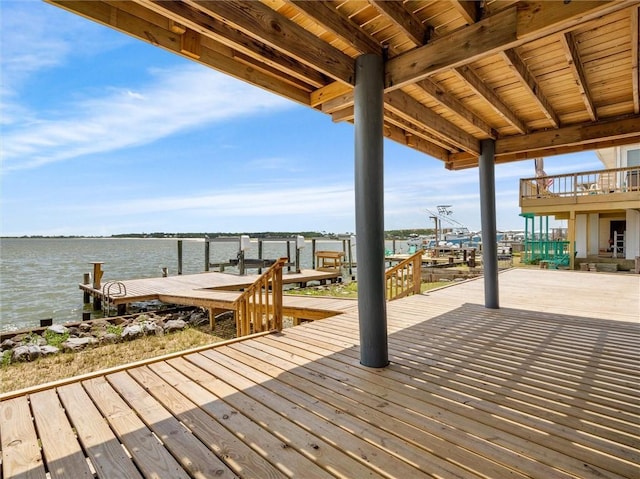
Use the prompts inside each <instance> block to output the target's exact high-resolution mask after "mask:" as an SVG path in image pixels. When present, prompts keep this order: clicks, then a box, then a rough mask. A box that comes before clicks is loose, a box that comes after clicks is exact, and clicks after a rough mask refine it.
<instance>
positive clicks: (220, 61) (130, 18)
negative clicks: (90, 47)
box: [49, 0, 309, 105]
mask: <svg viewBox="0 0 640 479" xmlns="http://www.w3.org/2000/svg"><path fill="white" fill-rule="evenodd" d="M49 1H50V3H53V4H55V5H57V6H59V7H61V8H64V9H65V10H68V11H70V12H72V13H75V14H77V15H81V16H83V17H85V18H88V19H90V20H93V21H95V22H98V23H101V24H103V25H106V26H108V27H111V28H113V29H115V30H118V31H120V32H123V33H126V34H128V35H130V36H132V37H134V38H137V39H139V40H142V41H144V42H146V43H151V44H152V45H155V46H158V47H161V48H163V49H165V50H168V51H170V52H173V53H176V54H178V55H181V56H185V57H186V55H184V54H183V53H182V52H181V51H180V41H179V38H178V37H177V34H176V33H174V32H172V31H171V30H169V24H168V22H165V23H166V24H167V25H166V27H165V28H162V27H160V26H158V25H156V24H154V23H151V22H149V21H146V20H143V19H142V18H140V17H137V16H135V15H131V14H130V13H128V12H126V11H124V10H120V9H117V8H115V7H114V6H111V5H109V4H106V3H102V2H95V1H92V0H86V1H79V0H49ZM125 4H126V2H125ZM186 58H189V57H186ZM191 60H193V58H191ZM197 61H198V63H201V64H203V65H205V66H208V67H210V68H213V69H215V70H218V71H220V72H223V73H226V74H228V75H230V76H232V77H235V78H237V79H239V80H242V81H245V82H247V83H251V84H253V85H255V86H258V87H260V88H264V89H266V90H269V91H271V92H274V93H276V94H279V95H282V96H283V97H285V98H289V99H291V100H293V101H297V102H299V103H302V104H304V105H308V104H309V93H308V92H305V91H302V90H300V89H299V88H296V87H294V86H292V85H291V84H288V83H286V82H283V81H281V80H279V79H278V78H276V77H274V76H272V75H267V74H264V73H263V72H261V71H257V70H256V69H254V68H248V67H247V66H244V65H242V64H239V63H238V62H236V61H235V60H234V59H233V58H232V57H231V55H225V54H223V53H221V52H220V51H219V50H213V49H211V48H208V47H207V46H206V45H205V44H203V45H202V50H201V52H200V58H199V59H198V60H197Z"/></svg>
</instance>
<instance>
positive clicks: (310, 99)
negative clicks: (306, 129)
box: [48, 0, 640, 169]
mask: <svg viewBox="0 0 640 479" xmlns="http://www.w3.org/2000/svg"><path fill="white" fill-rule="evenodd" d="M48 1H49V2H50V3H52V4H54V5H58V6H60V7H62V8H65V9H67V10H69V11H71V12H74V13H77V14H79V15H82V16H84V17H87V18H89V19H91V20H95V21H97V22H99V23H102V24H104V25H107V26H109V27H112V28H114V29H117V30H119V31H122V32H124V33H127V34H129V35H131V36H133V37H136V38H139V39H141V40H143V41H145V42H149V43H151V44H153V45H156V46H159V47H161V48H165V49H167V50H169V51H171V52H174V53H176V54H179V55H183V56H185V57H188V58H190V59H193V60H194V61H197V62H199V63H201V64H203V65H206V66H208V67H211V68H214V69H216V70H219V71H221V72H224V73H227V74H229V75H231V76H233V77H236V78H239V79H241V80H243V81H246V82H248V83H251V84H253V85H256V86H258V87H261V88H264V89H266V90H269V91H271V92H273V93H275V94H278V95H281V96H284V97H286V98H289V99H291V100H293V101H296V102H298V103H301V104H303V105H306V106H309V107H311V108H315V109H317V110H320V111H322V112H324V113H326V114H328V115H331V117H332V119H333V121H336V122H337V121H347V122H352V121H353V117H354V112H353V87H354V84H355V80H354V67H355V58H357V57H358V56H359V55H361V54H363V53H374V54H378V55H383V56H384V58H385V96H384V100H385V127H384V134H385V136H386V137H388V138H390V139H392V140H394V141H397V142H399V143H401V144H404V145H407V146H408V147H410V148H413V149H415V150H418V151H421V152H423V153H426V154H428V155H430V156H432V157H435V158H438V159H440V160H442V161H443V162H444V164H445V166H446V167H447V168H450V169H460V168H468V167H472V166H476V165H477V162H478V155H479V152H480V141H481V140H482V139H487V138H494V139H495V140H496V162H498V163H504V162H509V161H517V160H523V159H527V158H534V157H540V156H552V155H558V154H564V153H571V152H577V151H583V150H590V149H595V148H604V147H608V146H615V145H621V144H628V143H633V142H638V141H640V100H639V97H640V93H639V88H640V86H639V85H640V79H639V74H638V29H639V27H638V10H639V4H640V2H639V1H624V0H622V1H620V0H619V1H576V0H573V1H571V0H564V1H512V0H505V1H500V0H495V1H494V0H485V1H466V0H457V1H456V0H450V1H446V0H437V1H433V0H405V1H391V0H343V1H301V0H288V1H284V0H263V1H261V2H259V1H233V0H232V1H207V0H184V1H177V0H176V1H174V0H162V1H158V0H133V1H115V0H88V1H77V0H71V1H69V0H48Z"/></svg>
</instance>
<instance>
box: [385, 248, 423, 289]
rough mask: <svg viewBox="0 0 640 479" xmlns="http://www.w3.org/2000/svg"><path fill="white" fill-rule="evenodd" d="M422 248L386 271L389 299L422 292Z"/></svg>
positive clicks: (386, 287)
mask: <svg viewBox="0 0 640 479" xmlns="http://www.w3.org/2000/svg"><path fill="white" fill-rule="evenodd" d="M423 252H424V251H422V250H420V251H417V252H415V253H414V254H412V255H411V256H409V257H408V258H406V259H404V260H402V261H401V262H399V263H398V264H396V265H395V266H393V267H391V268H389V269H388V270H386V271H385V273H384V279H385V291H386V295H387V301H392V300H394V299H399V298H403V297H405V296H409V295H410V294H419V293H420V284H421V282H422V277H421V273H420V270H421V267H422V254H423Z"/></svg>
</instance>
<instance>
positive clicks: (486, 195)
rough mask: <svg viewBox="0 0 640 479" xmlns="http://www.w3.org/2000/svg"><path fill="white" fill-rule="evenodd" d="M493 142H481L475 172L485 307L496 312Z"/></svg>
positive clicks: (496, 258) (497, 302)
mask: <svg viewBox="0 0 640 479" xmlns="http://www.w3.org/2000/svg"><path fill="white" fill-rule="evenodd" d="M495 149H496V144H495V140H492V139H489V140H482V144H481V152H480V159H479V165H478V171H479V176H480V217H481V220H482V270H483V272H484V305H485V307H486V308H491V309H498V308H499V307H500V300H499V297H498V296H499V295H498V248H497V245H496V235H497V230H496V175H495Z"/></svg>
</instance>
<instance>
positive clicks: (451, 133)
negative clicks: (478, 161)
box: [384, 91, 480, 153]
mask: <svg viewBox="0 0 640 479" xmlns="http://www.w3.org/2000/svg"><path fill="white" fill-rule="evenodd" d="M384 104H385V109H386V110H389V111H392V112H393V113H395V114H396V115H398V116H399V117H400V118H404V119H406V120H407V121H409V122H411V123H417V124H418V125H419V126H420V127H422V128H424V129H425V130H426V131H428V132H430V133H432V134H434V135H440V136H442V137H443V139H445V140H446V141H447V142H449V143H451V144H452V145H454V146H455V147H456V148H459V149H461V150H464V151H468V152H470V153H480V141H479V140H478V139H477V138H474V137H473V136H472V135H470V134H469V133H467V132H466V131H464V130H462V129H461V128H458V127H457V126H456V125H454V124H453V123H451V122H449V121H447V120H445V119H444V118H442V117H441V116H440V115H438V114H436V113H434V112H433V111H431V110H430V109H428V108H425V106H424V105H423V104H422V103H420V102H418V101H417V100H415V99H413V98H412V97H410V96H409V95H407V94H406V93H404V92H402V91H393V92H390V93H387V94H385V96H384Z"/></svg>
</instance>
